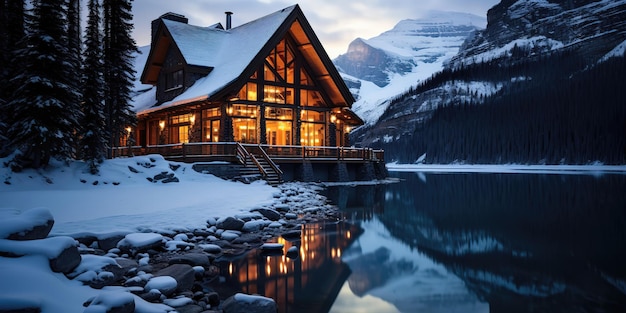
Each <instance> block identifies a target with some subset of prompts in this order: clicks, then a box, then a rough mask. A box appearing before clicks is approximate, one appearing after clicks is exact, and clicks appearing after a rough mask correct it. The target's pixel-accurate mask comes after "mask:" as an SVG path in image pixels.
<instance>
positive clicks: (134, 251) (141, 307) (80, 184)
mask: <svg viewBox="0 0 626 313" xmlns="http://www.w3.org/2000/svg"><path fill="white" fill-rule="evenodd" d="M0 161H3V162H2V163H0V164H2V165H0V178H1V179H2V180H3V182H4V183H3V184H1V185H0V199H2V202H1V204H0V277H2V280H0V311H2V310H9V311H11V310H18V309H38V310H40V311H41V312H60V311H63V312H104V311H107V312H109V311H111V310H113V311H114V312H126V311H124V310H128V311H129V312H133V311H134V312H146V313H147V312H173V311H174V310H175V308H182V307H187V308H189V307H191V308H192V309H203V310H206V309H212V310H215V309H217V310H221V309H223V307H222V306H226V305H243V306H244V307H245V306H246V305H250V304H252V305H254V306H263V305H272V303H273V300H272V299H267V298H264V297H262V296H248V295H241V294H238V295H236V296H234V297H232V299H230V298H229V299H227V301H222V303H220V298H219V296H218V295H217V294H215V293H202V292H192V291H191V289H192V285H193V284H195V283H194V276H195V281H196V282H197V281H198V280H200V281H201V280H203V279H213V278H214V275H219V271H218V272H217V273H216V272H215V265H214V264H213V263H212V262H213V260H214V259H215V257H217V256H219V255H222V254H233V253H234V254H238V253H244V252H245V251H247V250H249V249H251V248H254V247H264V245H263V243H264V242H265V240H267V239H269V238H273V237H275V236H279V235H280V234H281V233H285V234H287V233H289V235H291V236H293V235H294V234H295V233H297V234H299V231H298V232H297V230H299V229H300V225H301V224H302V223H306V222H308V221H315V220H317V219H318V218H319V219H323V218H326V217H328V216H332V214H333V212H334V211H335V208H334V206H332V205H330V204H326V198H325V197H323V196H321V195H318V194H317V191H318V188H319V187H316V186H313V185H307V184H299V183H287V184H283V185H281V186H280V187H279V188H275V187H271V186H269V185H267V184H266V183H265V182H254V183H251V184H244V183H240V182H232V181H226V180H222V179H220V178H217V177H215V176H213V175H209V174H201V173H198V172H195V171H194V170H193V169H192V168H191V166H190V165H189V164H183V163H175V162H168V161H165V160H164V159H163V158H162V157H161V156H158V155H150V156H143V157H134V158H121V159H114V160H106V161H105V163H104V164H103V165H102V168H101V174H100V175H99V176H93V175H91V174H88V173H87V168H86V166H85V164H83V163H81V162H74V163H72V164H69V165H68V164H61V163H55V164H53V165H51V166H50V167H49V168H47V169H45V170H40V171H34V170H26V171H24V172H21V173H12V172H11V171H10V170H9V169H8V168H6V167H5V166H4V165H3V163H4V161H5V160H0ZM165 181H169V183H165ZM52 225H54V226H53V227H52ZM42 229H43V230H42ZM32 230H37V231H38V232H42V231H43V233H40V234H39V235H33V236H31V235H30V232H31V231H32ZM50 231H51V232H50ZM20 237H21V238H20ZM222 248H224V250H222ZM287 256H289V254H287ZM292 257H294V256H292ZM295 257H297V256H295ZM170 275H171V276H170ZM212 275H213V276H212ZM164 277H165V278H164ZM167 277H169V278H167ZM100 288H101V289H100ZM174 289H175V290H174ZM242 299H243V300H242ZM85 306H87V308H85ZM131 307H132V310H131Z"/></svg>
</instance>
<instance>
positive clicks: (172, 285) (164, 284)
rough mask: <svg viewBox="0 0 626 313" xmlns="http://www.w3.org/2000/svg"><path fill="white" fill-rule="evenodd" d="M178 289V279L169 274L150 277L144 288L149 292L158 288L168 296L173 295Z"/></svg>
mask: <svg viewBox="0 0 626 313" xmlns="http://www.w3.org/2000/svg"><path fill="white" fill-rule="evenodd" d="M177 289H178V282H177V281H176V279H175V278H174V277H172V276H167V275H163V276H158V277H152V278H150V280H148V283H146V286H145V287H144V290H146V291H147V292H150V291H151V290H158V291H159V292H160V293H162V294H164V295H165V296H167V297H169V296H171V295H173V294H174V292H175V291H176V290H177Z"/></svg>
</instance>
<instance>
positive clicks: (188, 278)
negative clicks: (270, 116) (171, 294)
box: [155, 264, 196, 292]
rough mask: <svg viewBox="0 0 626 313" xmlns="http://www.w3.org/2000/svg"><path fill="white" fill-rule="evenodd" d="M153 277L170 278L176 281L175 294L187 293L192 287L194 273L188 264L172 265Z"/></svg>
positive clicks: (194, 277)
mask: <svg viewBox="0 0 626 313" xmlns="http://www.w3.org/2000/svg"><path fill="white" fill-rule="evenodd" d="M155 276H157V277H158V276H170V277H172V278H174V279H175V280H176V283H177V288H176V291H177V292H182V291H188V290H191V287H193V282H194V281H195V279H196V272H195V271H194V269H193V267H192V266H191V265H189V264H172V265H170V266H168V267H166V268H164V269H162V270H160V271H158V272H157V273H156V274H155Z"/></svg>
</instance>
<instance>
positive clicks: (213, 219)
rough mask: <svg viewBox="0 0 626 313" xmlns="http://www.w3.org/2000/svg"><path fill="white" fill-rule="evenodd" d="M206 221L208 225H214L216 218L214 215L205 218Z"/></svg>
mask: <svg viewBox="0 0 626 313" xmlns="http://www.w3.org/2000/svg"><path fill="white" fill-rule="evenodd" d="M206 223H207V225H209V226H215V225H217V220H216V219H215V218H214V217H209V218H207V219H206Z"/></svg>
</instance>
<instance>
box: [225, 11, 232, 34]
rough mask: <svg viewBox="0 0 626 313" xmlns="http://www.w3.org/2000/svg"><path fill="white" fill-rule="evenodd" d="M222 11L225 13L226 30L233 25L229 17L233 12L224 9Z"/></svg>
mask: <svg viewBox="0 0 626 313" xmlns="http://www.w3.org/2000/svg"><path fill="white" fill-rule="evenodd" d="M224 13H226V30H229V29H230V28H231V27H232V26H233V25H232V18H231V15H233V12H230V11H226V12H224Z"/></svg>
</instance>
